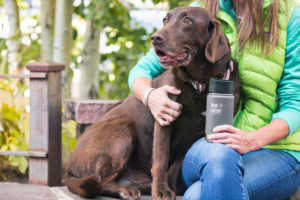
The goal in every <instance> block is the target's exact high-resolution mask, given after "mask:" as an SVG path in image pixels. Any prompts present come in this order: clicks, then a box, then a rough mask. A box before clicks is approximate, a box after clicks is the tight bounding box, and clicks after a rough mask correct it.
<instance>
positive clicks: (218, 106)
mask: <svg viewBox="0 0 300 200" xmlns="http://www.w3.org/2000/svg"><path fill="white" fill-rule="evenodd" d="M210 107H211V109H210V112H211V113H212V114H215V115H221V114H222V108H223V103H211V104H210Z"/></svg>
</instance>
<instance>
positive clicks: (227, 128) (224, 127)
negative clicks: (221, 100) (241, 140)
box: [213, 125, 240, 133]
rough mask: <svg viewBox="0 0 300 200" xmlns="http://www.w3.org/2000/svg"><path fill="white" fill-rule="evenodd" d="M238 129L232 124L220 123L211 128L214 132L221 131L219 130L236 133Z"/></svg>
mask: <svg viewBox="0 0 300 200" xmlns="http://www.w3.org/2000/svg"><path fill="white" fill-rule="evenodd" d="M238 131H240V129H238V128H235V127H234V126H231V125H220V126H216V127H215V128H214V129H213V132H214V133H221V132H227V133H236V132H238Z"/></svg>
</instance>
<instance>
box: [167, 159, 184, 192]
mask: <svg viewBox="0 0 300 200" xmlns="http://www.w3.org/2000/svg"><path fill="white" fill-rule="evenodd" d="M182 162H183V158H178V159H176V160H175V162H174V163H173V164H172V165H171V167H170V168H169V170H168V183H169V187H170V188H171V189H172V190H173V191H175V193H176V185H177V179H178V174H179V172H180V169H181V165H182Z"/></svg>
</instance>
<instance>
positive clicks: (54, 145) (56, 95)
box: [0, 62, 65, 186]
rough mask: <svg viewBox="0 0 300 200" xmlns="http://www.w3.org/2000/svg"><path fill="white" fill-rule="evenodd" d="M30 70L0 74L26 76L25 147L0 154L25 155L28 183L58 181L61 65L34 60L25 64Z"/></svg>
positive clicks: (42, 183) (12, 76)
mask: <svg viewBox="0 0 300 200" xmlns="http://www.w3.org/2000/svg"><path fill="white" fill-rule="evenodd" d="M26 68H27V69H28V70H29V71H30V74H12V75H0V78H29V79H30V144H29V151H28V152H24V151H0V155H15V156H27V157H29V183H32V184H39V185H49V186H57V185H60V184H61V168H62V158H61V104H62V103H61V102H62V100H61V99H62V95H61V85H62V84H61V80H62V79H61V72H62V71H63V70H64V68H65V66H64V65H62V64H57V63H52V62H36V63H31V64H28V65H27V66H26Z"/></svg>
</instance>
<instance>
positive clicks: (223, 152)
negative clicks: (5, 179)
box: [182, 139, 243, 186]
mask: <svg viewBox="0 0 300 200" xmlns="http://www.w3.org/2000/svg"><path fill="white" fill-rule="evenodd" d="M237 167H238V168H240V169H242V170H243V166H242V159H241V156H240V154H239V153H237V152H236V151H235V150H233V149H231V148H229V147H227V146H226V145H223V144H216V143H209V142H207V141H206V140H205V139H200V140H199V141H197V142H195V143H194V144H193V145H192V147H191V148H190V149H189V151H188V152H187V154H186V156H185V159H184V161H183V165H182V175H183V179H184V183H185V184H186V186H188V185H190V184H192V183H193V182H195V181H197V180H199V179H200V176H201V172H203V171H206V173H211V175H212V176H214V177H218V178H221V179H222V178H226V174H230V173H229V172H230V170H235V169H237Z"/></svg>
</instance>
